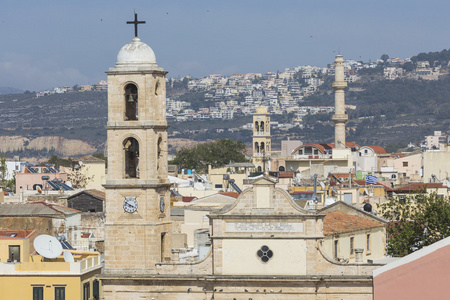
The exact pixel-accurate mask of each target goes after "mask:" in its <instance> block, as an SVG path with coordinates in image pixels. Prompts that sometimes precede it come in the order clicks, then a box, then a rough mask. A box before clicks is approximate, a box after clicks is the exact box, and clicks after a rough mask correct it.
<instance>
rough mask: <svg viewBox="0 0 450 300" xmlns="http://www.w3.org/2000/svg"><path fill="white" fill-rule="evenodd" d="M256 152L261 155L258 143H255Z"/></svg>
mask: <svg viewBox="0 0 450 300" xmlns="http://www.w3.org/2000/svg"><path fill="white" fill-rule="evenodd" d="M255 152H256V153H259V144H258V143H257V142H256V143H255Z"/></svg>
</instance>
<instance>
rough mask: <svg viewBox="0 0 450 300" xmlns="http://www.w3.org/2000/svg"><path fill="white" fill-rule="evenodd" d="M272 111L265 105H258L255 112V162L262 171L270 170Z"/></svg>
mask: <svg viewBox="0 0 450 300" xmlns="http://www.w3.org/2000/svg"><path fill="white" fill-rule="evenodd" d="M271 152H272V145H271V136H270V113H269V112H268V111H267V108H265V107H264V106H262V105H261V106H258V107H257V108H256V111H255V113H254V114H253V164H254V165H255V166H256V167H257V168H258V170H259V167H260V171H270V153H271Z"/></svg>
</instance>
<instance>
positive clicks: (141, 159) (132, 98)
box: [104, 15, 171, 277]
mask: <svg viewBox="0 0 450 300" xmlns="http://www.w3.org/2000/svg"><path fill="white" fill-rule="evenodd" d="M129 23H131V24H135V37H134V38H133V40H132V42H131V43H128V44H126V45H125V46H123V47H122V49H120V51H119V54H118V55H117V62H116V65H115V67H113V68H110V69H109V71H107V72H106V74H107V75H108V123H107V135H108V175H107V180H106V184H105V185H104V187H105V189H106V224H105V227H106V237H105V275H108V274H109V275H112V274H114V275H115V276H119V277H120V276H129V275H131V274H146V273H154V269H155V263H157V262H161V261H167V260H169V257H170V246H171V245H170V244H171V243H170V241H171V223H170V221H169V219H170V199H169V197H170V195H169V187H170V183H169V181H168V177H167V128H168V126H167V122H166V87H165V75H166V74H167V72H166V71H164V70H163V69H162V68H160V67H158V65H157V64H156V58H155V54H154V52H153V50H152V49H151V48H150V47H149V46H148V45H146V44H145V43H143V42H141V40H140V39H139V38H138V37H137V24H138V23H143V22H141V21H137V16H136V15H135V21H134V22H129Z"/></svg>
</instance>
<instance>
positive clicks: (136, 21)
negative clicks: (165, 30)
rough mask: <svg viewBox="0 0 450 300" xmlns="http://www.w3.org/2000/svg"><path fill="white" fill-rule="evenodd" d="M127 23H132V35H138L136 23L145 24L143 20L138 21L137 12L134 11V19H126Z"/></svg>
mask: <svg viewBox="0 0 450 300" xmlns="http://www.w3.org/2000/svg"><path fill="white" fill-rule="evenodd" d="M127 24H134V36H135V37H137V36H138V24H145V21H138V17H137V13H134V21H127Z"/></svg>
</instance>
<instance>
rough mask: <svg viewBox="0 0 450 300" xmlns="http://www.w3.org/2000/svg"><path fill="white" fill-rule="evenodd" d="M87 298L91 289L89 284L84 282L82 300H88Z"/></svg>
mask: <svg viewBox="0 0 450 300" xmlns="http://www.w3.org/2000/svg"><path fill="white" fill-rule="evenodd" d="M89 297H91V287H90V284H89V282H86V283H85V284H83V300H89Z"/></svg>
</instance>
